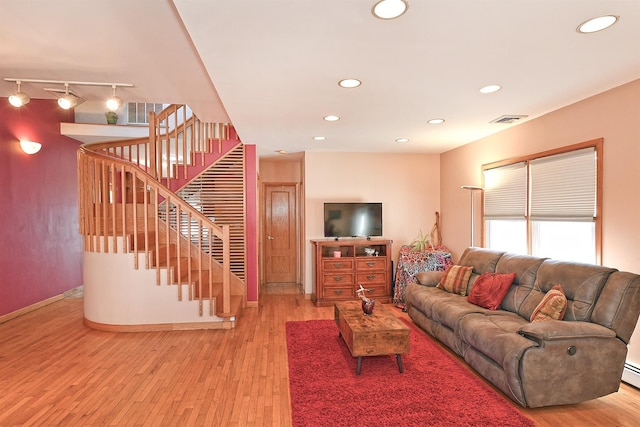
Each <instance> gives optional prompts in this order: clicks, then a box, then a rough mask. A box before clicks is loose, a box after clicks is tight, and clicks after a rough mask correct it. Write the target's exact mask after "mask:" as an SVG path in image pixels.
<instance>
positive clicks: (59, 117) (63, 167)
mask: <svg viewBox="0 0 640 427" xmlns="http://www.w3.org/2000/svg"><path fill="white" fill-rule="evenodd" d="M73 121H74V113H73V110H69V111H64V110H61V109H60V108H59V107H58V105H57V102H56V101H55V100H39V99H33V100H31V102H30V103H29V104H27V105H26V106H24V107H22V108H20V109H17V108H14V107H12V106H11V105H10V104H9V103H8V102H7V99H6V98H2V99H0V219H1V220H2V224H3V225H2V228H1V231H0V315H3V314H7V313H11V312H13V311H16V310H18V309H20V308H23V307H27V306H29V305H31V304H34V303H37V302H40V301H42V300H45V299H47V298H50V297H53V296H55V295H59V294H61V293H63V292H65V291H67V290H69V289H72V288H75V287H77V286H80V285H82V240H81V236H80V234H79V233H78V208H77V204H78V196H77V174H76V151H77V149H78V146H79V145H80V143H79V142H78V141H75V140H73V139H71V138H67V137H64V136H61V135H60V122H73ZM19 139H30V140H33V141H37V142H40V143H41V144H42V149H41V150H40V152H38V153H37V154H35V155H28V154H25V153H24V152H22V151H21V149H20V145H19Z"/></svg>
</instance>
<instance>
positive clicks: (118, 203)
mask: <svg viewBox="0 0 640 427" xmlns="http://www.w3.org/2000/svg"><path fill="white" fill-rule="evenodd" d="M78 180H79V185H78V188H79V194H78V198H79V222H80V224H79V226H80V233H81V234H82V235H83V236H84V237H85V238H84V247H85V250H86V251H92V252H118V251H119V248H118V238H122V241H123V242H125V244H124V247H123V248H122V251H124V252H129V251H131V252H133V253H135V254H139V253H144V254H145V267H146V268H153V267H155V268H156V271H157V282H158V284H159V283H160V274H161V269H162V268H166V269H167V274H168V282H169V283H177V284H178V285H179V288H178V294H179V299H181V298H182V284H184V283H185V282H186V283H187V284H188V285H189V288H188V289H189V298H190V299H191V298H197V299H198V300H199V307H200V314H201V315H202V314H203V302H204V301H206V300H208V301H209V307H210V313H209V314H210V315H214V314H215V315H217V316H218V317H223V318H224V317H233V316H235V313H236V311H237V310H238V309H239V308H241V306H242V305H243V304H244V296H243V295H238V294H241V290H240V292H238V291H239V290H238V289H237V287H234V291H235V292H234V293H235V298H234V304H233V307H232V297H231V296H232V289H231V285H230V283H231V278H230V256H229V227H228V226H226V225H223V226H219V225H217V224H215V223H213V222H211V221H210V220H209V219H207V218H206V217H205V216H204V215H202V214H201V213H200V212H198V211H197V210H195V209H194V208H193V207H191V206H190V205H189V204H188V203H186V202H185V201H183V200H182V199H180V198H179V197H177V196H176V195H175V194H174V193H172V192H171V191H170V190H169V189H167V188H166V187H164V186H163V185H162V184H160V183H159V182H158V181H157V180H155V179H154V177H152V176H151V175H149V174H148V173H146V172H145V171H143V170H141V168H140V167H138V166H137V165H135V164H131V163H127V162H126V161H124V160H119V159H115V158H113V157H109V156H106V155H104V154H102V153H96V152H93V151H91V150H89V149H87V148H86V146H83V147H81V148H80V149H79V151H78ZM132 184H133V186H134V188H138V189H140V188H141V189H142V191H133V192H132V193H131V203H126V202H127V200H126V199H127V188H128V187H129V186H130V185H132ZM162 201H166V202H167V203H166V204H165V206H166V209H167V216H169V215H168V211H169V209H170V207H171V209H173V210H174V212H175V214H174V215H173V216H172V218H173V222H174V224H173V225H171V223H170V221H166V222H165V221H162V220H161V219H160V217H159V212H158V205H159V203H160V202H162ZM185 229H186V230H189V233H197V234H198V236H197V238H196V239H191V241H192V242H193V241H195V243H192V242H190V241H189V240H187V239H186V238H185V236H183V235H182V234H181V230H185ZM216 239H217V240H218V241H219V242H222V259H223V261H222V265H221V266H220V264H219V263H218V262H217V261H215V260H214V259H213V257H212V256H210V255H209V254H207V253H206V252H205V248H206V247H211V246H213V245H214V244H217V242H216ZM126 243H129V245H127V244H126ZM134 259H135V267H136V268H138V257H137V256H135V257H134ZM183 259H186V262H182V260H183ZM176 260H177V261H176ZM184 270H186V271H184ZM214 298H215V300H216V301H215V303H216V313H214V312H213V300H214Z"/></svg>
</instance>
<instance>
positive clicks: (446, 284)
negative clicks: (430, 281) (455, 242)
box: [436, 265, 473, 295]
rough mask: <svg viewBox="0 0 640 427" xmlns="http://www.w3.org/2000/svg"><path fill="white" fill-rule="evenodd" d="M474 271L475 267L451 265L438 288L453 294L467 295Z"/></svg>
mask: <svg viewBox="0 0 640 427" xmlns="http://www.w3.org/2000/svg"><path fill="white" fill-rule="evenodd" d="M472 270H473V267H466V266H464V265H449V266H447V268H446V270H445V271H444V276H442V279H440V282H439V283H438V285H437V286H436V287H437V288H440V289H442V290H444V291H447V292H450V293H452V294H459V295H466V294H467V285H468V284H469V278H470V277H471V271H472Z"/></svg>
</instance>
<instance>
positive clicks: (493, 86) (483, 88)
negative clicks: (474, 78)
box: [478, 85, 502, 93]
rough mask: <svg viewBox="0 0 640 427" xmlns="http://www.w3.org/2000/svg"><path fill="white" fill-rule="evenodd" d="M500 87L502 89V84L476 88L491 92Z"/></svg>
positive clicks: (481, 91)
mask: <svg viewBox="0 0 640 427" xmlns="http://www.w3.org/2000/svg"><path fill="white" fill-rule="evenodd" d="M500 89H502V86H500V85H487V86H484V87H481V88H480V89H478V92H480V93H493V92H497V91H499V90H500Z"/></svg>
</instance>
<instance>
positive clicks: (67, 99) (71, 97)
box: [58, 83, 84, 110]
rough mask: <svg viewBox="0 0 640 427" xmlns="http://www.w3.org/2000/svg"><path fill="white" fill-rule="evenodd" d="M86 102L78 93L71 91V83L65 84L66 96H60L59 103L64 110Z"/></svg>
mask: <svg viewBox="0 0 640 427" xmlns="http://www.w3.org/2000/svg"><path fill="white" fill-rule="evenodd" d="M82 102H84V100H82V101H81V98H80V97H78V96H77V95H76V94H73V93H69V83H65V84H64V96H61V97H60V98H58V105H59V106H60V108H62V109H63V110H68V109H70V108H73V107H75V106H77V105H79V104H81V103H82Z"/></svg>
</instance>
